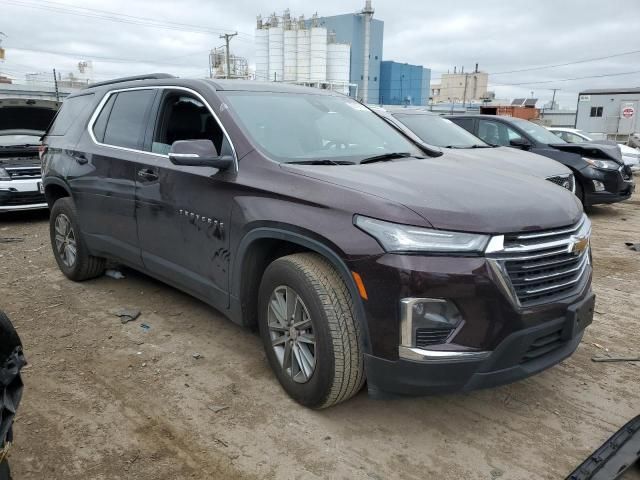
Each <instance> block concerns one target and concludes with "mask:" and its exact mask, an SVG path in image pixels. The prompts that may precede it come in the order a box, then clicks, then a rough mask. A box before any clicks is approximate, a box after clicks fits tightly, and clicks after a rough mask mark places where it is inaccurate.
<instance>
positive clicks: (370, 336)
mask: <svg viewBox="0 0 640 480" xmlns="http://www.w3.org/2000/svg"><path fill="white" fill-rule="evenodd" d="M44 144H45V147H46V148H45V152H44V153H43V171H44V186H45V193H46V198H47V201H48V203H49V205H50V206H51V209H52V210H51V242H52V246H53V251H54V255H55V258H56V260H57V262H58V265H59V266H60V269H61V270H62V272H63V273H64V274H65V275H66V276H67V277H69V278H70V279H72V280H86V279H89V278H92V277H95V276H98V275H100V274H101V273H102V272H103V269H104V266H105V261H106V260H107V259H109V260H115V261H117V262H120V263H122V264H125V265H128V266H130V267H132V268H134V269H137V270H140V271H142V272H145V273H147V274H148V275H151V276H153V277H156V278H158V279H160V280H162V281H164V282H166V283H169V284H171V285H173V286H175V287H177V288H180V289H181V290H184V291H186V292H188V293H190V294H192V295H194V296H196V297H198V298H200V299H202V300H204V301H205V302H207V303H209V304H211V305H212V306H214V307H215V308H217V309H218V310H220V311H221V312H222V313H224V314H225V315H227V316H228V317H229V318H231V319H232V320H233V321H234V322H237V323H239V324H242V325H246V326H249V327H253V326H257V327H258V328H259V330H260V333H261V336H262V339H263V341H264V345H265V348H266V352H267V357H268V360H269V363H270V364H271V366H272V367H273V370H274V371H275V374H276V376H277V377H278V380H279V381H280V382H281V384H282V385H283V387H284V388H285V390H286V391H287V392H288V393H289V394H290V395H291V396H292V397H293V398H295V399H296V400H297V401H299V402H300V403H302V404H304V405H307V406H310V407H314V408H323V407H328V406H330V405H334V404H336V403H338V402H341V401H343V400H346V399H348V398H349V397H351V396H352V395H354V394H355V393H357V392H358V391H359V390H360V388H361V387H362V385H363V384H364V382H365V381H366V382H367V385H368V389H369V392H370V393H372V394H375V395H378V396H384V395H388V394H427V393H437V392H447V391H462V390H470V389H473V388H480V387H488V386H492V385H498V384H502V383H506V382H511V381H514V380H518V379H521V378H524V377H526V376H528V375H531V374H534V373H536V372H539V371H541V370H543V369H545V368H547V367H550V366H552V365H554V364H556V363H558V362H559V361H561V360H562V359H564V358H566V357H568V356H569V355H571V353H572V352H573V351H574V350H575V349H576V347H577V345H578V343H579V342H580V340H581V338H582V335H583V331H584V329H585V327H586V326H587V325H588V324H589V323H590V322H591V320H592V312H593V305H594V297H593V294H592V293H591V290H590V283H591V260H590V252H589V235H590V229H591V227H590V222H589V219H588V218H587V217H586V216H585V215H584V214H583V212H582V208H581V206H580V203H579V202H578V201H577V200H576V198H575V196H574V195H572V194H571V192H569V191H567V190H566V189H564V188H561V187H559V186H556V185H554V184H552V183H550V182H546V181H544V180H540V179H537V178H534V177H529V176H526V175H522V174H519V173H510V172H507V171H498V170H491V171H481V170H477V169H469V168H467V167H466V166H464V165H465V164H464V162H456V161H451V159H452V157H454V155H455V153H452V154H451V155H450V156H448V157H446V159H445V157H438V156H436V155H438V154H437V153H436V152H431V151H429V150H428V148H427V147H426V146H422V147H420V146H418V145H416V144H415V143H412V142H411V141H410V140H409V139H408V138H406V137H405V136H403V134H402V133H400V132H399V131H397V130H395V129H394V128H393V127H392V126H390V125H388V124H387V123H386V122H385V121H384V120H382V119H380V118H379V117H378V116H377V115H375V113H373V112H371V111H370V110H369V109H368V108H367V107H366V106H363V105H361V104H360V103H358V102H356V101H353V100H351V99H349V98H346V97H344V96H341V95H338V94H333V93H329V92H326V91H321V90H317V89H311V88H304V87H297V86H290V85H284V84H278V83H258V82H249V81H211V80H184V79H178V78H174V77H171V76H168V75H163V74H156V75H149V76H145V77H136V78H129V79H122V80H115V81H112V82H107V83H102V84H96V85H93V86H92V87H90V88H87V89H86V90H83V91H82V92H81V93H77V94H74V95H72V96H70V97H69V98H67V99H66V100H65V102H64V104H63V106H62V109H61V111H60V113H59V115H58V117H57V119H56V120H55V121H54V123H53V126H52V128H51V129H50V130H49V132H48V134H47V135H46V136H45V138H44Z"/></svg>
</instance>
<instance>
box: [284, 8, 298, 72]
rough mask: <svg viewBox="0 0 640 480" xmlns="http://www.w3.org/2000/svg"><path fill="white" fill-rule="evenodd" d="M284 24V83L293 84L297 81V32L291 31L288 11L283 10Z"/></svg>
mask: <svg viewBox="0 0 640 480" xmlns="http://www.w3.org/2000/svg"><path fill="white" fill-rule="evenodd" d="M283 24H284V77H283V78H284V81H285V82H295V81H296V80H297V72H296V69H297V65H298V60H297V54H298V52H297V49H298V32H297V31H295V30H294V29H293V27H294V25H293V23H292V22H291V15H290V14H289V10H288V9H287V10H285V13H284V16H283Z"/></svg>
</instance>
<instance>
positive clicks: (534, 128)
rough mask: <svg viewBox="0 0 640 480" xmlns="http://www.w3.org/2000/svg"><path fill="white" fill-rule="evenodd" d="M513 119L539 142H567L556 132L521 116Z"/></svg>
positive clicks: (515, 123)
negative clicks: (521, 118) (522, 118)
mask: <svg viewBox="0 0 640 480" xmlns="http://www.w3.org/2000/svg"><path fill="white" fill-rule="evenodd" d="M511 121H512V122H513V124H514V125H516V126H517V127H519V128H521V129H522V130H524V131H525V132H526V133H527V134H528V135H529V136H530V137H533V138H534V139H535V140H536V141H537V142H540V143H546V144H554V143H567V142H565V141H564V140H563V139H561V138H560V137H558V136H557V135H556V134H555V133H553V132H550V131H549V130H547V129H546V128H544V127H541V126H540V125H536V124H535V123H532V122H529V121H527V120H520V119H519V118H512V119H511Z"/></svg>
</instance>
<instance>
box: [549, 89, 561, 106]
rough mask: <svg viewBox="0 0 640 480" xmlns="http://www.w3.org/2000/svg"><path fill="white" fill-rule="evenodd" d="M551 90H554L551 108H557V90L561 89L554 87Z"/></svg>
mask: <svg viewBox="0 0 640 480" xmlns="http://www.w3.org/2000/svg"><path fill="white" fill-rule="evenodd" d="M551 90H553V98H552V99H551V110H553V109H554V108H556V92H557V91H558V90H560V89H559V88H552V89H551Z"/></svg>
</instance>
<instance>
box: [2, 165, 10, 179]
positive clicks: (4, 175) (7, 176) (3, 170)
mask: <svg viewBox="0 0 640 480" xmlns="http://www.w3.org/2000/svg"><path fill="white" fill-rule="evenodd" d="M0 180H11V175H9V172H7V170H6V169H4V168H2V167H0Z"/></svg>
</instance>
